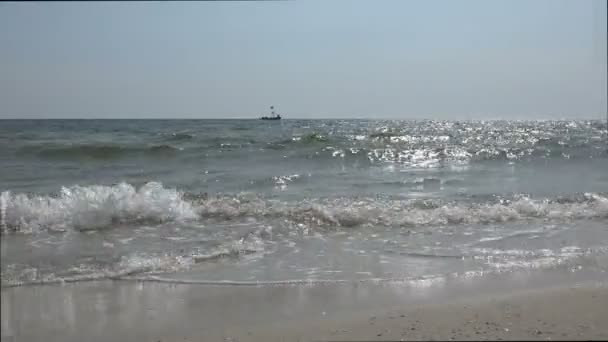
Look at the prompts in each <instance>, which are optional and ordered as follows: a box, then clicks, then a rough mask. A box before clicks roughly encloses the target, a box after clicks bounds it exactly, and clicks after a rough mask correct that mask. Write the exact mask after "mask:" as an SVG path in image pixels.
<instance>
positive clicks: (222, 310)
mask: <svg viewBox="0 0 608 342" xmlns="http://www.w3.org/2000/svg"><path fill="white" fill-rule="evenodd" d="M1 313H2V315H1V318H2V321H1V323H2V324H1V327H2V342H4V341H45V342H49V341H82V340H88V341H106V340H115V341H122V340H136V341H155V342H156V341H292V340H293V341H296V340H301V341H312V340H342V341H348V340H401V339H404V340H420V339H423V340H430V339H435V340H437V339H442V340H450V339H454V340H462V339H465V340H466V339H469V340H471V339H472V340H479V339H495V340H496V339H505V340H508V339H534V340H548V339H558V340H559V339H578V340H580V339H587V340H588V339H606V338H608V275H606V273H605V272H597V271H590V272H586V271H585V270H583V271H576V272H568V271H564V270H560V271H537V272H519V273H517V272H513V273H508V274H498V275H487V276H481V277H473V278H466V277H464V278H459V279H451V280H444V281H439V282H437V281H435V282H426V281H424V280H422V281H419V282H417V283H351V284H345V283H339V284H314V285H302V284H299V285H287V286H278V285H274V286H259V287H253V286H218V285H215V286H214V285H200V284H184V283H181V284H178V283H176V284H171V283H154V282H137V281H117V280H113V281H112V280H104V281H90V282H82V283H69V284H62V285H58V284H50V285H43V286H36V285H33V286H25V287H10V288H2V312H1Z"/></svg>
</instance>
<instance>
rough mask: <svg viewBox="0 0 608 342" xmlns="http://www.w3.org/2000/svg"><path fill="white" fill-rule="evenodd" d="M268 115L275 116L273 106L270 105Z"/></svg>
mask: <svg viewBox="0 0 608 342" xmlns="http://www.w3.org/2000/svg"><path fill="white" fill-rule="evenodd" d="M270 116H271V117H275V116H276V115H275V114H274V106H270Z"/></svg>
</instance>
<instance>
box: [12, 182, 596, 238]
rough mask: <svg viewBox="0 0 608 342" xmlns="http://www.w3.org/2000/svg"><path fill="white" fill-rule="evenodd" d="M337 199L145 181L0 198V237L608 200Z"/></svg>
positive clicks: (412, 223) (521, 209)
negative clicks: (290, 198) (220, 192)
mask: <svg viewBox="0 0 608 342" xmlns="http://www.w3.org/2000/svg"><path fill="white" fill-rule="evenodd" d="M429 201H430V200H424V201H420V200H379V199H376V198H363V199H358V198H337V199H326V200H320V199H319V200H308V201H298V202H286V201H280V200H272V199H265V198H262V197H260V196H258V195H256V194H240V195H237V196H219V197H209V196H207V195H206V194H205V195H203V196H197V195H194V194H184V193H182V192H180V191H177V190H175V189H167V188H164V187H163V186H162V184H161V183H156V182H150V183H147V184H145V185H144V186H142V187H141V188H139V189H136V188H135V187H134V186H132V185H130V184H127V183H120V184H118V185H114V186H102V185H94V186H88V187H83V186H74V187H64V188H62V190H61V192H60V193H59V195H58V196H37V195H26V194H13V193H11V192H9V191H5V192H3V193H2V194H1V195H0V224H1V226H2V230H3V231H7V230H16V231H35V230H39V229H45V228H46V229H55V230H57V229H58V230H65V229H75V230H88V229H101V228H105V227H110V226H113V225H117V224H133V223H163V222H188V221H190V222H191V221H198V220H205V219H214V220H233V219H239V218H240V219H243V218H259V219H264V218H266V219H281V220H284V221H286V222H287V223H289V224H296V225H298V226H299V225H308V226H315V227H355V226H366V225H368V226H388V227H390V226H396V227H418V226H432V225H459V224H487V223H495V222H508V221H517V220H531V219H543V220H570V219H597V218H608V198H607V197H605V196H604V195H601V194H584V195H582V196H574V197H568V198H554V199H532V198H528V197H525V196H520V197H518V198H514V199H512V200H499V201H496V200H490V199H485V200H482V202H477V203H469V202H459V201H457V202H442V201H431V202H433V203H429Z"/></svg>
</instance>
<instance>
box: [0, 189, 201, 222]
mask: <svg viewBox="0 0 608 342" xmlns="http://www.w3.org/2000/svg"><path fill="white" fill-rule="evenodd" d="M0 198H2V203H4V205H3V207H4V206H5V209H4V210H2V223H3V227H10V228H14V229H18V230H22V231H27V230H34V231H35V230H39V229H66V228H74V229H78V230H88V229H98V228H103V227H108V226H111V225H113V224H116V223H131V222H138V221H139V222H141V221H152V222H165V221H176V220H177V221H186V220H194V219H196V213H195V211H194V209H193V207H192V205H191V203H189V202H187V201H184V200H183V199H182V194H181V193H180V192H178V191H177V190H174V189H165V188H163V186H162V184H160V183H156V182H150V183H147V184H145V185H144V186H142V187H141V188H139V189H136V188H135V187H134V186H132V185H130V184H127V183H120V184H118V185H114V186H103V185H93V186H87V187H84V186H73V187H64V188H62V189H61V192H60V194H59V196H58V197H51V196H30V195H25V194H12V193H10V192H8V191H5V192H3V193H2V195H1V196H0Z"/></svg>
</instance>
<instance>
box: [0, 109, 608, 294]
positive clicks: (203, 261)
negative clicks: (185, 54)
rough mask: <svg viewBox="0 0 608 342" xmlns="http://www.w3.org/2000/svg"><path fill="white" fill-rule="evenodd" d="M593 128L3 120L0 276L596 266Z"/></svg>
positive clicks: (224, 275) (601, 206)
mask: <svg viewBox="0 0 608 342" xmlns="http://www.w3.org/2000/svg"><path fill="white" fill-rule="evenodd" d="M607 141H608V137H607V132H606V123H605V122H601V121H462V122H456V121H431V120H427V121H374V120H281V121H278V122H272V121H258V120H2V121H0V193H1V194H0V229H1V231H2V235H1V238H2V239H1V266H2V286H3V287H6V286H17V285H23V284H33V283H56V282H73V281H86V280H91V279H105V278H111V279H138V280H154V281H178V282H198V283H213V284H240V285H246V284H280V283H314V282H349V281H368V280H369V281H382V280H404V281H410V280H411V281H416V280H428V279H442V277H443V278H445V277H451V276H454V277H471V276H473V277H476V276H479V277H483V275H484V274H494V273H499V272H515V271H525V272H527V271H530V272H534V271H538V270H544V269H555V268H563V269H564V270H568V271H573V272H576V271H577V270H580V269H586V270H589V269H593V270H597V271H599V272H605V271H606V270H608V145H607Z"/></svg>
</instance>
